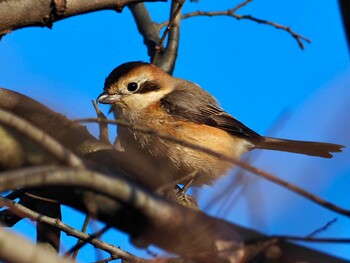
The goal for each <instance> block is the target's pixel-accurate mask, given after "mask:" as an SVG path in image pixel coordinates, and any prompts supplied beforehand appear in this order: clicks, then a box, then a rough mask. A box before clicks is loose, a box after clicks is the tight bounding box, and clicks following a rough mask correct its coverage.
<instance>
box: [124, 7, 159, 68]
mask: <svg viewBox="0 0 350 263" xmlns="http://www.w3.org/2000/svg"><path fill="white" fill-rule="evenodd" d="M128 7H129V9H130V11H131V13H132V15H133V16H134V19H135V22H136V25H137V29H138V31H139V33H140V34H141V36H142V37H143V43H144V44H145V45H146V47H147V53H148V56H149V57H150V61H152V59H153V57H154V54H155V51H156V45H157V43H158V42H159V40H160V37H159V33H160V27H159V26H157V24H156V23H154V22H153V21H152V19H151V17H150V15H149V12H148V10H147V8H146V6H145V4H144V3H135V4H129V5H128Z"/></svg>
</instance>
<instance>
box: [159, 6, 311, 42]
mask: <svg viewBox="0 0 350 263" xmlns="http://www.w3.org/2000/svg"><path fill="white" fill-rule="evenodd" d="M249 2H251V0H247V1H244V2H243V3H241V4H239V5H237V6H236V7H234V8H231V9H228V10H224V11H200V10H198V11H194V12H190V13H187V14H183V15H182V16H181V19H182V20H183V19H187V18H191V17H197V16H208V17H214V16H228V17H232V18H235V19H237V20H242V19H245V20H250V21H254V22H256V23H258V24H264V25H268V26H272V27H274V28H276V29H281V30H283V31H285V32H287V33H289V34H290V35H291V36H292V37H293V38H294V39H295V40H296V41H297V43H298V45H299V47H300V48H301V49H304V48H305V46H304V43H303V41H305V42H306V43H311V40H310V39H308V38H306V37H304V36H302V35H300V34H298V33H296V32H294V31H293V30H292V29H291V28H290V27H288V26H284V25H281V24H278V23H275V22H272V21H268V20H264V19H260V18H256V17H254V16H252V15H238V14H235V11H237V10H238V9H239V8H241V7H243V6H245V5H247V4H248V3H249ZM167 24H168V21H165V22H163V23H160V24H159V27H161V28H163V27H164V26H166V25H167Z"/></svg>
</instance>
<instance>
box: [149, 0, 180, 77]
mask: <svg viewBox="0 0 350 263" xmlns="http://www.w3.org/2000/svg"><path fill="white" fill-rule="evenodd" d="M184 3H185V0H178V1H176V0H173V1H172V5H171V12H170V20H169V23H168V25H167V28H166V30H165V31H164V33H163V36H162V38H161V39H160V41H159V43H158V44H157V45H156V53H155V55H154V57H153V59H152V64H155V65H156V66H158V67H160V68H162V69H163V70H164V71H166V72H168V73H169V74H172V73H173V71H174V68H175V61H176V58H177V51H178V48H179V40H180V20H181V16H180V12H181V9H182V6H183V5H184ZM168 34H169V37H168V43H167V46H166V48H165V49H164V46H163V44H164V41H165V38H166V37H167V35H168Z"/></svg>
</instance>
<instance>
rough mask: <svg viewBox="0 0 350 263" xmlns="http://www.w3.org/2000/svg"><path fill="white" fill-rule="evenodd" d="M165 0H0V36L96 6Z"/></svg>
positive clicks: (115, 7)
mask: <svg viewBox="0 0 350 263" xmlns="http://www.w3.org/2000/svg"><path fill="white" fill-rule="evenodd" d="M159 1H163V2H164V1H166V0H95V1H89V0H41V1H32V0H17V1H0V17H1V23H0V38H1V36H3V35H5V34H7V33H9V32H11V31H13V30H16V29H19V28H24V27H29V26H41V27H49V28H51V27H52V24H53V23H54V22H56V21H59V20H62V19H65V18H68V17H71V16H76V15H80V14H85V13H89V12H94V11H99V10H116V11H118V12H121V11H122V9H123V8H124V6H126V5H128V4H131V3H139V2H159Z"/></svg>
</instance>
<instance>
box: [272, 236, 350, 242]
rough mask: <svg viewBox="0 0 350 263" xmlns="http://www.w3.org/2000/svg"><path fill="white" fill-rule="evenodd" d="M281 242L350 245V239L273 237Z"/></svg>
mask: <svg viewBox="0 0 350 263" xmlns="http://www.w3.org/2000/svg"><path fill="white" fill-rule="evenodd" d="M271 238H277V239H279V240H293V241H305V242H319V243H350V238H316V237H298V236H272V237H271Z"/></svg>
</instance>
